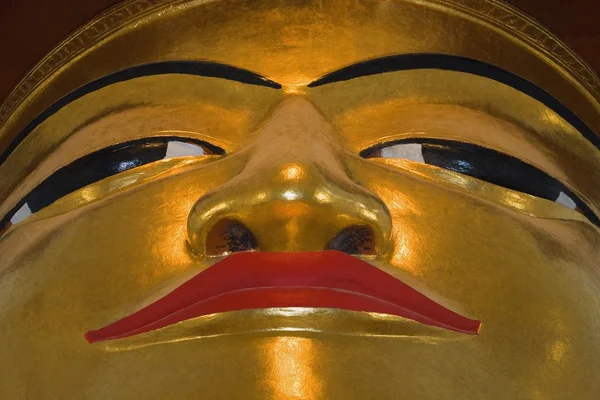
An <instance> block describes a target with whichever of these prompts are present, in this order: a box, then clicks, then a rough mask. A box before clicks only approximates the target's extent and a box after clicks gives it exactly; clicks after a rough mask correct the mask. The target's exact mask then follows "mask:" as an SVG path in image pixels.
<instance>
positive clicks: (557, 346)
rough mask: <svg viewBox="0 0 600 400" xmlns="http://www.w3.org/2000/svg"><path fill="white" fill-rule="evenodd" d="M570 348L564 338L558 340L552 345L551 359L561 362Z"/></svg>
mask: <svg viewBox="0 0 600 400" xmlns="http://www.w3.org/2000/svg"><path fill="white" fill-rule="evenodd" d="M568 350H569V347H568V345H567V343H566V342H565V341H564V340H557V341H556V342H554V343H553V344H552V345H551V346H550V354H549V355H550V359H551V360H552V361H555V362H560V361H561V360H562V358H563V357H564V356H565V354H566V353H567V351H568Z"/></svg>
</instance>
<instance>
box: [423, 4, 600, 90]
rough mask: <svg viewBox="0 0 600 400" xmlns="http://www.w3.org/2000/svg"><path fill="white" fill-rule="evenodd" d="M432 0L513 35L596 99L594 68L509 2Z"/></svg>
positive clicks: (599, 81) (598, 82) (597, 87)
mask: <svg viewBox="0 0 600 400" xmlns="http://www.w3.org/2000/svg"><path fill="white" fill-rule="evenodd" d="M434 1H435V2H437V3H443V4H444V5H445V6H447V7H450V8H463V11H467V12H469V11H470V13H471V14H472V15H473V16H475V17H476V18H478V19H481V20H483V21H484V22H487V23H488V24H490V25H494V26H495V27H496V28H499V29H501V30H503V31H504V32H506V33H508V34H509V35H512V36H516V37H517V38H519V39H521V40H522V41H523V42H525V43H527V44H529V45H530V46H532V47H533V48H534V49H536V50H538V51H540V52H542V53H543V54H544V55H545V56H546V57H548V58H549V59H550V60H552V61H553V62H555V63H557V64H558V65H559V66H561V67H562V68H564V69H565V70H566V71H567V72H568V73H569V74H571V75H572V76H573V77H574V78H575V79H576V80H578V81H579V83H580V84H581V85H583V86H584V88H585V89H587V90H588V91H589V92H591V94H592V95H594V97H596V99H598V100H600V79H599V78H598V75H596V73H595V72H594V70H593V69H592V68H591V67H590V66H589V65H588V64H587V63H586V62H585V61H583V60H582V59H581V58H580V57H579V56H578V55H577V54H576V53H575V52H574V51H573V50H571V49H570V48H569V47H568V46H567V45H566V44H565V43H563V42H562V41H561V40H560V39H558V38H557V37H556V36H554V35H553V34H552V33H551V32H550V31H548V30H547V29H546V28H544V27H543V26H541V25H540V24H539V23H538V22H537V21H535V20H533V19H531V18H530V17H528V16H527V15H524V14H523V13H521V12H520V11H518V10H517V9H515V8H513V7H512V6H510V5H508V4H504V3H500V2H498V1H497V0H485V1H483V2H478V4H476V5H475V4H469V5H458V4H456V3H455V2H451V1H447V0H434Z"/></svg>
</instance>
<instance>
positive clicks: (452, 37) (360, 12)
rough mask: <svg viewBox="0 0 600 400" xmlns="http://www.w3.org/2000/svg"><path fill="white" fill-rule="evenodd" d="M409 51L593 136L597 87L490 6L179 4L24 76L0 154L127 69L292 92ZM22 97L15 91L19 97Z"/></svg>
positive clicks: (139, 11)
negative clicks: (543, 93) (235, 70)
mask: <svg viewBox="0 0 600 400" xmlns="http://www.w3.org/2000/svg"><path fill="white" fill-rule="evenodd" d="M507 18H508V19H507ZM503 21H504V22H503ZM506 21H508V22H506ZM517 26H529V29H530V31H531V32H529V33H530V36H531V37H540V38H543V40H537V41H534V42H532V41H528V40H526V38H524V37H523V34H522V32H520V31H519V30H518V29H517V28H516V27H517ZM546 44H547V45H546ZM544 46H545V48H542V47H544ZM548 49H549V50H548ZM413 53H440V54H452V55H456V56H463V57H469V58H473V59H477V60H480V61H483V62H487V63H491V64H493V65H497V66H499V67H501V68H503V69H505V70H507V71H510V72H512V73H514V74H516V75H519V76H521V77H523V78H525V79H527V80H529V81H531V82H532V83H534V84H536V85H538V86H540V87H541V88H543V89H545V90H547V91H548V92H549V93H550V94H551V95H553V96H554V97H556V98H558V99H560V100H561V101H563V102H564V103H565V105H566V106H567V107H568V108H570V109H572V110H573V111H574V112H576V113H577V114H578V116H579V117H580V118H581V119H583V120H584V121H585V122H586V123H587V124H588V126H590V128H591V129H592V130H595V131H596V132H599V131H600V117H599V115H600V104H598V102H597V101H596V100H593V96H594V90H593V88H600V83H598V80H597V78H595V77H594V76H593V74H590V73H589V71H588V70H587V69H586V68H587V67H586V66H585V65H584V64H583V63H581V61H580V60H578V59H577V58H576V57H575V56H574V55H573V54H572V53H571V52H570V51H568V49H564V48H563V47H562V45H561V44H560V43H557V42H556V40H555V39H554V38H552V37H550V36H549V34H548V33H547V32H545V31H543V30H541V28H539V27H537V25H535V24H533V23H531V21H528V20H527V18H526V17H523V16H522V15H519V14H517V13H515V12H514V11H511V10H510V9H507V8H506V7H503V6H501V5H494V4H492V3H490V2H488V1H481V0H469V1H460V2H456V3H455V2H448V1H443V2H442V1H438V0H427V1H416V0H394V1H390V0H387V1H382V0H360V1H354V0H352V1H351V0H330V1H327V2H323V1H319V0H295V1H278V0H254V1H190V0H179V1H175V2H173V3H169V4H162V3H160V4H158V5H152V6H149V5H145V6H141V5H137V6H136V7H133V6H131V7H129V8H128V7H127V6H123V7H122V8H119V9H116V10H115V11H114V12H113V13H112V14H111V13H109V14H107V15H105V16H103V17H100V18H99V19H98V20H96V21H93V22H91V23H90V24H89V25H88V26H87V27H84V28H83V29H82V30H81V31H80V32H78V34H76V35H75V36H74V37H73V38H71V39H68V40H67V41H66V42H65V43H64V44H63V45H62V46H61V47H59V48H57V49H56V50H55V51H54V52H53V53H52V54H51V56H49V57H48V58H47V59H46V60H44V61H43V62H42V63H41V64H40V65H39V66H38V67H37V68H36V69H35V74H32V76H30V77H29V78H30V81H31V82H29V86H31V87H33V86H35V87H36V88H37V89H36V93H35V96H30V97H29V98H27V101H26V104H23V105H24V106H25V107H21V108H19V109H17V110H16V112H13V113H12V115H11V116H10V118H8V120H7V121H6V123H5V124H4V125H3V126H2V127H1V128H0V148H5V147H6V144H7V142H9V141H11V139H12V138H14V136H16V135H17V134H18V132H19V131H20V130H21V129H23V127H24V126H25V125H26V124H27V123H28V122H29V121H31V120H32V119H33V118H35V116H36V115H38V114H39V113H41V112H42V111H44V110H45V109H46V108H48V107H49V106H50V105H51V104H53V103H54V102H56V101H57V100H58V99H60V98H61V97H63V96H64V95H66V94H67V93H69V92H70V91H72V90H75V89H76V88H78V87H80V86H82V85H84V84H86V83H88V82H90V81H92V80H94V79H98V78H100V77H102V76H105V75H108V74H110V73H112V72H114V71H118V70H122V69H125V68H129V67H131V66H135V65H140V64H146V63H153V62H160V61H171V60H209V61H214V62H220V63H225V64H229V65H233V66H237V67H240V68H244V69H247V70H250V71H253V72H256V73H258V74H260V75H263V76H265V77H267V78H269V79H272V80H274V81H276V82H279V83H281V84H282V85H284V86H289V87H294V86H297V85H302V84H306V83H308V82H310V81H313V80H315V79H317V78H319V77H321V76H322V75H324V74H326V73H329V72H331V71H334V70H336V69H339V68H342V67H344V66H347V65H350V64H354V63H356V62H359V61H363V60H367V59H372V58H378V57H382V56H387V55H393V54H413ZM540 54H544V56H543V57H540ZM557 55H558V56H557ZM557 57H562V58H557ZM59 68H60V70H58V69H59ZM36 79H45V80H44V82H43V84H40V82H39V81H37V82H36V81H35V80H36ZM574 82H577V83H576V84H574ZM31 87H29V88H19V89H22V90H20V91H21V92H24V93H27V91H28V90H30V89H31ZM590 88H592V89H591V90H590ZM17 92H19V91H17ZM597 92H600V89H597ZM18 96H19V94H18V93H17V94H15V96H14V97H15V98H14V99H12V100H13V101H12V102H13V103H14V102H16V101H18V100H19V99H18V98H17V97H18ZM8 103H11V102H10V101H9V102H8ZM12 105H14V104H5V106H4V107H2V109H0V120H1V119H2V117H3V116H6V115H8V114H7V113H8V112H9V111H14V110H9V109H10V108H11V106H12Z"/></svg>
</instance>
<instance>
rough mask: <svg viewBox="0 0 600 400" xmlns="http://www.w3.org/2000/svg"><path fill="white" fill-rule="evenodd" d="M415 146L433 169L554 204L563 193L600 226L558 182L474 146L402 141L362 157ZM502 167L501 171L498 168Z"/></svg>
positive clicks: (366, 151)
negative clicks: (462, 175) (398, 147)
mask: <svg viewBox="0 0 600 400" xmlns="http://www.w3.org/2000/svg"><path fill="white" fill-rule="evenodd" d="M413 143H414V144H421V145H423V158H424V159H425V161H426V163H427V164H430V165H435V166H438V167H441V168H445V169H448V170H451V171H454V172H458V173H462V174H465V175H469V176H472V177H474V178H478V179H481V180H484V181H487V182H490V183H493V184H496V185H498V186H503V187H506V188H508V189H512V190H516V191H519V192H523V193H528V194H530V195H533V196H536V197H541V198H545V199H547V200H551V201H556V199H557V197H558V194H559V193H560V192H563V193H564V194H566V195H567V196H569V197H570V198H571V199H572V200H573V201H575V203H576V205H577V208H578V209H579V210H580V211H581V213H582V214H583V215H584V216H585V217H586V218H588V219H589V220H590V221H591V222H593V223H594V224H595V225H597V226H600V219H599V218H598V216H597V215H596V214H595V213H594V212H593V211H592V209H591V208H590V207H589V206H588V205H587V204H586V203H585V202H584V201H583V200H581V198H579V196H577V195H576V194H575V193H573V191H571V190H570V189H568V188H567V187H566V186H565V185H564V184H563V183H562V182H560V181H559V180H558V179H556V178H553V177H552V176H550V175H549V174H547V173H546V172H544V171H542V170H540V169H538V168H536V167H534V166H533V165H530V164H528V163H526V162H524V161H522V160H520V159H519V158H516V157H514V156H511V155H508V154H504V153H500V152H498V151H496V150H492V149H489V148H485V147H482V146H478V145H475V144H473V143H467V142H459V141H453V140H445V139H430V138H414V139H400V140H393V141H388V142H383V143H378V144H376V145H374V146H371V147H369V148H367V149H364V150H362V151H361V152H360V153H359V155H360V156H361V157H363V158H372V157H374V156H375V155H376V154H377V152H378V151H380V150H382V149H384V148H387V147H390V146H394V145H398V144H413ZM460 157H462V158H469V159H470V160H469V161H471V162H467V163H466V164H464V163H461V164H460V166H458V165H457V164H458V163H454V164H453V163H450V162H449V160H453V159H454V160H456V159H459V158H460ZM464 165H466V167H465V166H464ZM499 165H501V166H502V168H498V166H499ZM554 195H556V196H555V197H554Z"/></svg>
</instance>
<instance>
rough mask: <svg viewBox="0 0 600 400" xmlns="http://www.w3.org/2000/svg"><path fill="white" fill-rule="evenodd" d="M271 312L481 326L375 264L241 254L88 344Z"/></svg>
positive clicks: (462, 328)
mask: <svg viewBox="0 0 600 400" xmlns="http://www.w3.org/2000/svg"><path fill="white" fill-rule="evenodd" d="M271 307H315V308H340V309H345V310H352V311H367V312H376V313H384V314H392V315H397V316H401V317H405V318H410V319H412V320H415V321H418V322H421V323H423V324H427V325H433V326H438V327H441V328H445V329H448V330H452V331H456V332H462V333H467V334H476V333H477V332H478V330H479V327H480V325H481V322H479V321H476V320H471V319H468V318H465V317H463V316H461V315H459V314H457V313H455V312H452V311H450V310H448V309H447V308H444V307H442V306H441V305H439V304H437V303H436V302H434V301H433V300H431V299H429V298H427V297H425V296H424V295H422V294H421V293H419V292H418V291H416V290H415V289H413V288H411V287H410V286H408V285H406V284H404V283H402V282H401V281H399V280H398V279H396V278H394V277H393V276H391V275H389V274H387V273H385V272H383V271H382V270H380V269H378V268H376V267H374V266H372V265H371V264H369V263H367V262H365V261H362V260H360V259H358V258H355V257H352V256H350V255H347V254H345V253H341V252H337V251H319V252H304V253H266V252H255V253H235V254H233V255H230V256H229V257H227V258H224V259H223V260H221V261H219V262H217V263H216V264H215V265H213V266H212V267H210V268H208V269H206V270H204V271H202V272H200V273H199V274H198V275H196V276H194V277H193V278H192V279H190V280H189V281H187V282H185V283H184V284H182V285H181V286H179V287H178V288H176V289H175V290H173V291H172V292H171V293H169V294H167V295H166V296H164V297H163V298H161V299H159V300H157V301H156V302H154V303H152V304H150V305H148V306H147V307H145V308H143V309H141V310H139V311H137V312H135V313H134V314H131V315H129V316H127V317H125V318H123V319H120V320H119V321H116V322H114V323H112V324H110V325H107V326H105V327H103V328H100V329H98V330H95V331H89V332H87V333H86V334H85V337H86V339H87V340H88V341H89V342H90V343H94V342H99V341H103V340H110V339H118V338H124V337H128V336H133V335H137V334H140V333H144V332H148V331H152V330H155V329H159V328H162V327H165V326H167V325H171V324H175V323H177V322H180V321H183V320H186V319H190V318H194V317H199V316H202V315H207V314H213V313H217V312H226V311H234V310H245V309H255V308H271Z"/></svg>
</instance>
